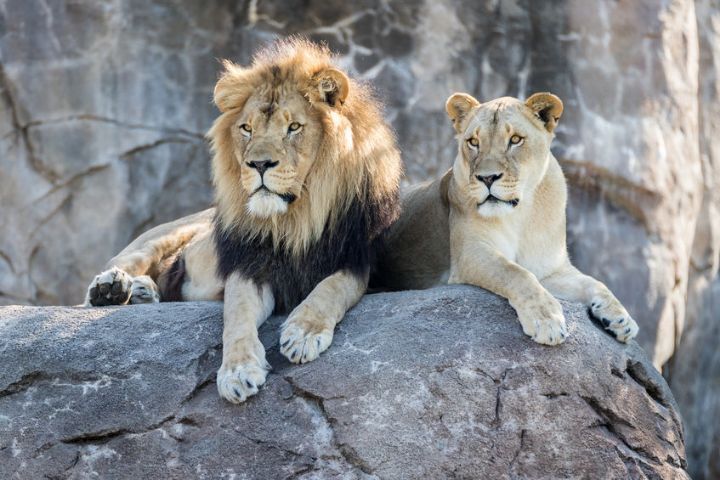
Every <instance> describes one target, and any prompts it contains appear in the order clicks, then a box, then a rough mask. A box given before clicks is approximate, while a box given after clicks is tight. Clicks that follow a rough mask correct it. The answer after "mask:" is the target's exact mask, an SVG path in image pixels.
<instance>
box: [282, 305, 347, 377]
mask: <svg viewBox="0 0 720 480" xmlns="http://www.w3.org/2000/svg"><path fill="white" fill-rule="evenodd" d="M334 330H335V324H334V322H332V321H329V320H328V319H327V318H326V317H323V316H322V315H319V314H317V313H315V312H314V311H313V310H312V309H311V308H309V307H305V306H304V305H300V306H298V307H297V308H296V309H295V310H293V312H292V313H291V314H290V316H289V317H288V319H287V320H285V323H283V325H282V327H281V330H280V352H281V353H282V354H283V355H285V357H287V359H288V360H290V361H291V362H293V363H307V362H311V361H313V360H315V359H316V358H317V357H319V356H320V354H321V353H322V352H324V351H325V350H327V348H328V347H329V346H330V344H331V343H332V339H333V331H334Z"/></svg>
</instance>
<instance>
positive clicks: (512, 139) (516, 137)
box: [510, 135, 523, 145]
mask: <svg viewBox="0 0 720 480" xmlns="http://www.w3.org/2000/svg"><path fill="white" fill-rule="evenodd" d="M522 141H523V137H521V136H520V135H513V136H512V137H510V143H512V144H513V145H520V144H521V143H522Z"/></svg>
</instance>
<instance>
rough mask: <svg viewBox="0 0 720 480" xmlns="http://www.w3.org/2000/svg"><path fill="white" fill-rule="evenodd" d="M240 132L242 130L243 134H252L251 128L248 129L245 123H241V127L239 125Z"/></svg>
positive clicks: (248, 126)
mask: <svg viewBox="0 0 720 480" xmlns="http://www.w3.org/2000/svg"><path fill="white" fill-rule="evenodd" d="M240 130H242V131H243V133H252V128H250V125H248V124H247V123H243V124H242V125H240Z"/></svg>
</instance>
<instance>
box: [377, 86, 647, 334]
mask: <svg viewBox="0 0 720 480" xmlns="http://www.w3.org/2000/svg"><path fill="white" fill-rule="evenodd" d="M447 112H448V116H449V117H450V119H451V121H452V122H453V125H454V128H455V131H456V133H457V142H458V154H457V157H456V159H455V163H454V165H453V168H452V169H451V170H450V171H449V172H448V173H447V174H445V175H444V176H443V177H442V178H441V179H438V180H436V181H434V182H432V183H430V184H423V185H419V186H417V187H414V188H413V189H411V190H410V191H409V192H408V193H406V195H405V196H404V199H403V213H402V215H401V218H400V220H399V221H398V222H396V224H395V225H394V226H393V228H391V231H390V233H389V237H388V245H387V250H388V252H387V253H386V254H385V256H384V257H383V258H382V259H381V265H380V271H379V274H378V275H379V278H380V282H381V283H382V281H383V280H385V281H386V283H387V284H388V286H389V287H391V288H394V289H401V288H425V287H427V286H430V285H433V284H437V283H440V282H442V280H443V278H444V277H445V275H446V274H447V275H449V278H448V282H449V283H467V284H471V285H477V286H479V287H483V288H486V289H488V290H490V291H493V292H495V293H497V294H499V295H502V296H503V297H505V298H507V299H508V300H509V301H510V304H511V305H512V306H513V307H514V308H515V310H516V311H517V314H518V318H519V320H520V323H521V325H522V327H523V330H524V331H525V333H526V334H528V335H530V336H531V337H532V338H533V339H534V340H535V341H537V342H539V343H544V344H549V345H554V344H558V343H561V342H563V341H564V339H565V337H566V335H567V331H566V325H565V319H564V316H563V313H562V307H561V306H560V304H559V303H558V301H557V300H556V299H555V298H554V296H557V297H559V298H562V299H567V300H571V301H577V302H582V303H584V304H586V305H588V307H589V308H590V310H591V312H592V314H593V315H594V316H596V317H597V318H598V319H600V321H601V322H602V323H603V325H604V326H605V328H606V329H607V330H609V331H610V332H611V333H612V334H613V335H615V336H616V338H618V339H619V340H620V341H624V342H626V341H629V340H630V339H632V338H633V337H634V336H635V335H636V334H637V325H636V324H635V322H634V321H633V320H632V318H631V317H630V315H629V314H628V313H627V311H626V310H625V309H624V308H623V306H622V305H621V304H620V302H619V301H618V300H617V299H616V298H615V297H614V296H613V295H612V293H611V292H610V290H608V288H607V287H606V286H605V285H604V284H602V283H601V282H599V281H597V280H595V279H593V278H591V277H589V276H586V275H583V274H582V273H580V272H579V271H578V270H577V269H575V267H573V266H572V264H571V263H570V260H569V258H568V254H567V247H566V233H565V207H566V202H567V187H566V183H565V177H564V176H563V173H562V170H561V169H560V165H559V164H558V162H557V160H556V159H555V158H554V157H553V155H552V153H550V142H551V141H552V138H553V131H554V128H555V126H556V125H557V122H558V120H559V118H560V115H561V114H562V102H561V101H560V99H558V98H557V97H555V96H554V95H552V94H548V93H540V94H535V95H533V96H531V97H530V98H529V99H528V100H527V102H521V101H520V100H518V99H515V98H499V99H497V100H493V101H490V102H487V103H484V104H481V103H480V102H478V101H477V100H476V99H475V98H473V97H472V96H470V95H468V94H455V95H453V96H451V97H450V98H449V99H448V102H447ZM515 135H518V136H519V137H520V138H521V141H520V142H519V144H518V145H513V144H512V142H511V140H517V139H518V137H514V136H515ZM499 175H501V176H499ZM478 176H479V177H480V179H479V178H478ZM497 176H499V177H497ZM496 177H497V178H496ZM482 178H485V179H486V180H487V181H488V182H490V180H488V179H491V178H495V180H494V181H492V182H490V187H489V188H488V186H487V184H486V183H485V182H484V181H483V180H482ZM490 194H492V195H493V196H494V197H496V198H498V199H500V200H503V201H507V202H511V203H505V202H502V201H492V199H489V195H490ZM515 201H517V203H516V205H515V206H513V205H512V203H514V202H515ZM408 252H410V253H408ZM553 295H554V296H553Z"/></svg>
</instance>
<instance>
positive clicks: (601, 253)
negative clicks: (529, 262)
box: [0, 0, 720, 478]
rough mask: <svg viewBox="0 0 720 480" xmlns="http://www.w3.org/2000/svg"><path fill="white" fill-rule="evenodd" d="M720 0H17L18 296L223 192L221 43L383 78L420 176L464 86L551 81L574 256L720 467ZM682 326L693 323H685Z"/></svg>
mask: <svg viewBox="0 0 720 480" xmlns="http://www.w3.org/2000/svg"><path fill="white" fill-rule="evenodd" d="M718 7H720V2H718V0H697V1H692V0H633V1H629V0H624V1H614V0H552V1H543V2H537V1H536V2H533V1H531V0H487V1H470V0H437V1H434V0H424V1H413V2H411V1H393V0H360V1H356V2H344V1H339V0H323V1H320V0H285V1H283V0H272V1H270V0H252V1H239V2H238V1H229V0H215V1H212V2H200V1H197V0H196V1H193V0H165V1H160V0H142V1H141V0H127V1H126V0H110V1H105V2H95V1H91V0H72V1H70V0H67V1H60V0H58V1H54V0H53V1H51V0H0V226H1V227H2V234H1V235H0V304H16V303H20V304H38V305H48V304H74V303H78V302H80V301H81V299H82V296H83V293H84V289H85V286H86V284H87V282H88V281H89V279H90V278H91V277H92V275H93V274H94V273H95V272H97V271H98V269H100V268H101V267H102V265H103V264H104V263H105V261H106V260H107V259H108V258H109V257H110V256H112V255H113V254H114V253H116V252H117V251H119V250H120V249H121V248H122V247H123V246H124V245H125V244H127V243H128V242H129V241H130V240H131V239H132V238H133V237H134V236H136V235H137V234H139V233H140V232H141V231H143V230H145V229H147V228H149V227H151V226H153V225H156V224H158V223H161V222H164V221H167V220H170V219H172V218H176V217H178V216H180V215H183V214H187V213H191V212H194V211H197V210H199V209H202V208H205V207H206V206H207V205H208V204H209V203H210V201H211V198H212V195H211V186H210V183H209V156H208V152H207V145H206V143H205V141H204V139H203V134H204V132H205V131H206V130H207V129H208V128H209V126H210V124H211V122H212V119H213V118H214V117H215V115H216V113H217V112H216V110H215V109H214V107H213V106H212V104H211V103H210V101H211V93H212V88H213V85H214V82H215V79H216V76H217V72H218V69H219V68H218V67H219V63H218V62H217V61H216V59H218V58H231V59H233V60H236V61H239V62H247V61H248V60H249V59H250V56H251V54H252V52H253V51H254V50H255V49H256V48H257V47H258V46H259V45H262V44H263V43H265V42H267V41H270V40H272V39H273V38H276V37H277V36H280V35H285V34H292V33H297V34H303V35H307V36H309V37H311V38H313V39H316V40H324V41H326V42H328V43H329V45H330V46H331V47H332V48H333V49H334V50H335V51H337V52H338V53H339V54H340V56H341V62H342V64H343V66H344V67H346V68H348V69H350V70H351V71H352V72H353V73H354V74H355V75H356V76H358V77H360V78H363V79H366V80H368V81H371V82H372V84H373V85H374V86H375V88H376V90H377V92H378V94H379V95H380V96H381V97H382V98H383V99H384V100H385V102H386V106H387V109H386V115H387V118H388V119H389V120H390V121H391V122H392V124H393V126H394V128H395V129H396V131H397V133H398V137H399V140H400V144H401V147H402V149H403V155H404V159H405V162H406V168H407V174H408V175H407V176H408V181H409V182H413V181H418V180H421V179H425V178H428V177H431V176H435V175H437V174H438V173H439V172H442V171H444V170H445V169H446V168H448V167H449V166H450V165H451V163H452V160H453V150H454V145H453V142H452V130H451V128H450V126H449V124H448V122H447V120H446V116H445V113H444V110H443V105H444V102H445V99H446V98H447V97H448V95H450V94H451V93H452V92H454V91H468V92H471V93H473V94H474V95H475V96H476V97H478V98H479V99H481V100H482V99H491V98H494V97H497V96H501V95H513V96H520V97H526V96H528V95H529V94H531V93H533V92H535V91H543V90H549V91H552V92H554V93H556V94H557V95H559V96H560V97H561V98H562V99H563V100H564V102H565V114H564V116H563V119H562V120H561V123H560V127H559V129H558V136H557V140H556V142H555V144H554V151H555V154H556V156H557V157H558V158H559V159H560V161H561V163H562V165H563V168H564V170H565V173H566V175H567V176H568V179H569V181H570V185H571V186H570V190H571V197H570V198H571V200H570V205H569V211H568V216H569V241H570V249H571V254H572V257H573V259H574V261H575V263H576V264H577V265H578V266H579V267H580V268H581V269H582V270H584V271H586V272H587V273H589V274H591V275H594V276H596V277H598V278H600V279H602V280H603V281H605V282H606V283H607V284H608V285H609V286H610V288H611V289H612V290H613V291H614V292H615V293H616V294H617V295H618V297H619V298H620V299H621V300H622V301H623V302H624V303H625V305H626V306H627V307H628V310H629V311H630V312H631V314H632V315H633V316H634V317H635V318H636V319H637V320H638V322H639V324H640V326H641V335H640V337H639V342H640V343H641V345H642V346H643V347H644V348H645V349H646V350H647V351H648V353H649V354H650V355H651V356H652V358H653V360H654V362H655V364H656V365H657V366H661V365H664V364H666V362H667V361H668V360H669V359H670V358H671V357H672V356H673V354H675V357H674V358H673V360H672V362H671V364H670V365H669V366H670V368H667V369H666V375H667V376H668V377H669V379H670V383H671V385H672V387H673V389H674V391H675V394H676V396H677V397H678V401H679V403H680V406H681V409H682V410H683V412H684V415H685V421H686V424H687V426H688V431H687V440H688V442H687V444H688V453H689V458H690V468H691V472H692V473H693V474H694V477H695V478H703V476H704V477H706V478H712V477H713V476H717V475H720V474H718V472H720V467H719V466H718V463H717V462H718V458H719V457H720V430H713V428H717V427H713V426H712V425H711V424H712V423H716V422H708V421H707V419H708V418H710V419H713V418H718V417H719V416H720V403H719V402H718V400H717V398H720V387H719V386H718V384H719V383H720V382H718V379H719V378H720V360H718V358H717V356H718V355H717V353H715V352H716V351H717V341H718V336H719V335H720V332H719V331H718V329H719V328H720V327H718V321H720V307H719V305H720V293H718V292H720V280H719V279H718V275H717V270H718V268H717V266H718V261H719V259H718V249H719V248H720V195H719V194H718V193H717V189H718V186H720V166H719V164H718V162H720V160H718V158H719V155H720V150H718V149H719V148H720V147H718V144H717V143H716V142H715V137H717V134H718V132H720V125H718V122H720V117H718V114H720V104H718V94H719V93H720V84H719V83H718V65H720V16H719V15H718ZM683 332H684V333H683ZM713 462H714V463H713Z"/></svg>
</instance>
